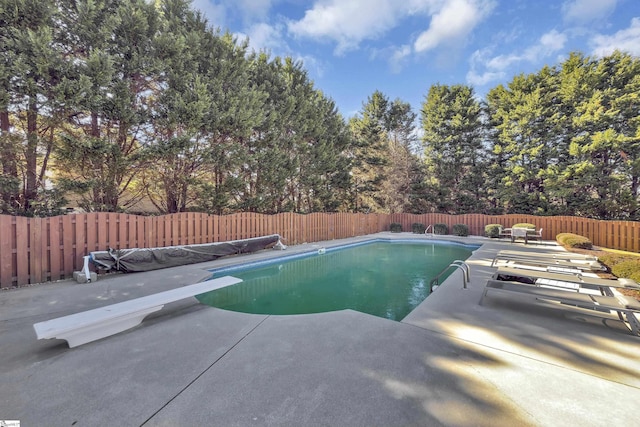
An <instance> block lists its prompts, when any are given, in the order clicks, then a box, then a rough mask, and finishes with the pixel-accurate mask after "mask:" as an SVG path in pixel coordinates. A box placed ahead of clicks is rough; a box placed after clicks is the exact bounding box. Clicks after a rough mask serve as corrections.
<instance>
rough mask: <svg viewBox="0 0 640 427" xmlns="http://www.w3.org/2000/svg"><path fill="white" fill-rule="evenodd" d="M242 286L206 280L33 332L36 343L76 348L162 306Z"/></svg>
mask: <svg viewBox="0 0 640 427" xmlns="http://www.w3.org/2000/svg"><path fill="white" fill-rule="evenodd" d="M240 282H242V280H241V279H238V278H236V277H232V276H224V277H220V278H216V279H211V280H207V281H205V282H201V283H197V284H195V285H189V286H184V287H180V288H176V289H171V290H168V291H164V292H159V293H156V294H152V295H148V296H144V297H141V298H135V299H132V300H129V301H124V302H120V303H116V304H112V305H107V306H104V307H100V308H95V309H93V310H88V311H83V312H80V313H76V314H70V315H68V316H63V317H58V318H56V319H51V320H47V321H44V322H40V323H36V324H34V325H33V328H34V329H35V331H36V335H37V336H38V339H39V340H40V339H52V338H56V339H63V340H66V341H67V343H68V344H69V347H76V346H79V345H82V344H86V343H88V342H91V341H95V340H98V339H101V338H105V337H108V336H110V335H114V334H117V333H119V332H122V331H125V330H127V329H130V328H133V327H134V326H137V325H139V324H140V323H141V322H142V320H143V319H144V318H145V317H146V316H147V315H149V314H151V313H153V312H156V311H158V310H161V309H162V307H164V305H165V304H168V303H171V302H175V301H179V300H181V299H184V298H188V297H192V296H195V295H199V294H203V293H206V292H209V291H213V290H215V289H219V288H224V287H226V286H231V285H234V284H236V283H240Z"/></svg>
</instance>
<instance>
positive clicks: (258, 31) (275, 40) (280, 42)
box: [237, 22, 289, 52]
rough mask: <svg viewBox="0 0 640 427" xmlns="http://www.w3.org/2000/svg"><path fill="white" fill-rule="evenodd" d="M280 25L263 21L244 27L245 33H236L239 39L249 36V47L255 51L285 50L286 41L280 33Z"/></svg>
mask: <svg viewBox="0 0 640 427" xmlns="http://www.w3.org/2000/svg"><path fill="white" fill-rule="evenodd" d="M282 29H283V27H282V25H269V24H266V23H264V22H261V23H258V24H253V25H251V26H250V27H249V28H247V29H246V33H238V34H237V35H238V36H239V37H238V38H239V39H243V38H244V37H245V36H246V37H249V49H253V50H255V51H256V52H259V51H261V50H269V51H275V52H282V51H287V50H288V49H289V47H288V45H287V42H286V41H285V40H284V38H283V35H282Z"/></svg>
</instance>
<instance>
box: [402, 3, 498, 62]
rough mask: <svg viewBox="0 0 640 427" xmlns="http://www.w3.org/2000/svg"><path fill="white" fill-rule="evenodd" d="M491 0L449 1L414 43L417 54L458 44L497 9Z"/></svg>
mask: <svg viewBox="0 0 640 427" xmlns="http://www.w3.org/2000/svg"><path fill="white" fill-rule="evenodd" d="M495 5H496V4H495V2H493V1H489V0H449V1H447V2H445V3H444V5H443V7H442V8H441V9H440V10H439V11H438V12H436V13H435V14H433V16H432V17H431V24H430V25H429V28H428V29H427V30H426V31H424V32H423V33H422V34H420V36H418V38H417V39H416V41H415V43H414V48H415V50H416V52H424V51H428V50H431V49H434V48H436V47H438V46H440V45H443V44H446V45H451V44H458V43H459V42H460V40H464V39H465V38H466V37H467V36H468V35H469V33H471V31H473V29H474V28H475V27H476V26H477V25H478V24H479V23H480V22H481V21H482V20H483V19H484V18H485V17H487V16H488V15H489V13H490V12H491V11H492V10H493V8H494V7H495Z"/></svg>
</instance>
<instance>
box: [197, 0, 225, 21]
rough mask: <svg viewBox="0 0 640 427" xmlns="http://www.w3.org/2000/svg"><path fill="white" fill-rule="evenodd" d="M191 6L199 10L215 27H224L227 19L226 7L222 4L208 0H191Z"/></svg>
mask: <svg viewBox="0 0 640 427" xmlns="http://www.w3.org/2000/svg"><path fill="white" fill-rule="evenodd" d="M191 6H192V7H193V8H194V9H197V10H199V11H201V12H202V13H203V14H204V15H205V16H206V17H207V21H209V24H210V25H212V26H215V27H224V25H225V23H226V21H227V8H226V7H225V5H223V4H217V3H213V2H211V1H210V0H193V3H191Z"/></svg>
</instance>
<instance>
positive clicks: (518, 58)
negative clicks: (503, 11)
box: [467, 30, 567, 86]
mask: <svg viewBox="0 0 640 427" xmlns="http://www.w3.org/2000/svg"><path fill="white" fill-rule="evenodd" d="M566 43H567V36H566V34H564V33H561V32H558V31H557V30H551V31H549V32H547V33H545V34H543V35H542V36H541V37H540V38H539V39H538V41H537V43H535V44H533V45H531V46H529V47H528V48H526V49H525V50H524V51H523V52H522V53H511V54H504V55H497V56H493V57H492V56H491V53H492V52H491V49H483V50H476V51H475V52H474V53H473V54H472V55H471V58H470V60H469V62H470V63H471V69H470V70H469V72H468V73H467V82H468V83H470V84H472V85H478V86H483V85H485V84H487V83H489V82H492V81H497V80H500V79H502V78H504V77H505V76H506V70H507V69H508V68H509V67H511V66H512V65H513V64H517V63H519V62H529V63H533V64H536V63H538V62H541V61H543V60H544V59H545V58H548V57H549V56H551V55H553V54H555V53H557V52H559V51H561V50H562V49H564V46H565V44H566ZM479 69H484V71H483V72H480V71H478V70H479Z"/></svg>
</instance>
